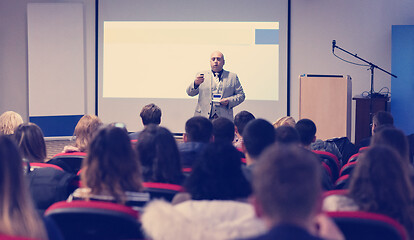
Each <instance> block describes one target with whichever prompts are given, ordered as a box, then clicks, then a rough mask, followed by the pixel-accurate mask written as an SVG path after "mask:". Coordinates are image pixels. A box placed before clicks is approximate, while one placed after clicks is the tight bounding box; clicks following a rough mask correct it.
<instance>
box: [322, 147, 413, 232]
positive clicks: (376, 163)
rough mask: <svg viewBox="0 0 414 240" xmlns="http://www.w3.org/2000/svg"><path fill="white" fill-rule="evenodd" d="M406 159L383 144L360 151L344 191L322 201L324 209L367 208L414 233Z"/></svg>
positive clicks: (346, 209) (411, 197)
mask: <svg viewBox="0 0 414 240" xmlns="http://www.w3.org/2000/svg"><path fill="white" fill-rule="evenodd" d="M406 166H407V165H406V163H405V162H404V160H403V159H402V158H401V157H400V155H399V154H398V153H397V152H396V151H395V150H393V149H392V148H390V147H387V146H384V145H377V146H372V147H370V149H368V150H367V151H365V152H364V153H362V154H361V155H360V157H359V159H358V165H357V166H356V168H355V171H354V173H353V175H352V176H351V182H350V186H349V194H348V195H332V196H329V197H327V198H326V199H325V200H324V202H323V209H324V210H326V211H358V210H359V211H367V212H374V213H379V214H384V215H388V216H389V217H391V218H394V219H395V220H397V221H398V222H400V223H401V224H402V225H404V226H405V228H406V229H407V232H408V235H410V236H411V237H412V236H414V206H413V202H414V192H413V187H412V184H411V182H410V178H409V171H408V169H407V167H406Z"/></svg>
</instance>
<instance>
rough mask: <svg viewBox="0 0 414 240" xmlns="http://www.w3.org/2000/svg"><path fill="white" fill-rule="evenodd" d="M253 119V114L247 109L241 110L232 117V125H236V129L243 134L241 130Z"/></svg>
mask: <svg viewBox="0 0 414 240" xmlns="http://www.w3.org/2000/svg"><path fill="white" fill-rule="evenodd" d="M254 119H256V118H255V117H254V115H253V114H252V113H250V112H248V111H241V112H239V113H237V114H236V116H235V117H234V125H235V126H236V127H237V131H238V132H239V134H240V135H241V136H243V131H244V128H245V127H246V125H247V124H248V123H249V122H250V121H251V120H254Z"/></svg>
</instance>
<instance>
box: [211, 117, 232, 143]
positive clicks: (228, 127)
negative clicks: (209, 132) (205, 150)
mask: <svg viewBox="0 0 414 240" xmlns="http://www.w3.org/2000/svg"><path fill="white" fill-rule="evenodd" d="M213 137H214V142H222V143H233V140H234V123H233V122H232V121H231V120H229V119H228V118H224V117H218V118H216V119H213Z"/></svg>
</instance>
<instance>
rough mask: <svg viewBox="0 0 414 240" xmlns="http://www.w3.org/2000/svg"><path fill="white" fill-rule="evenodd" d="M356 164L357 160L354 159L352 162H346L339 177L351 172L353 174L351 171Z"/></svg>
mask: <svg viewBox="0 0 414 240" xmlns="http://www.w3.org/2000/svg"><path fill="white" fill-rule="evenodd" d="M356 164H357V162H356V161H353V162H350V163H347V164H345V165H344V166H343V167H342V168H341V171H340V172H339V177H342V176H343V175H349V174H351V172H352V171H353V170H354V168H355V167H356Z"/></svg>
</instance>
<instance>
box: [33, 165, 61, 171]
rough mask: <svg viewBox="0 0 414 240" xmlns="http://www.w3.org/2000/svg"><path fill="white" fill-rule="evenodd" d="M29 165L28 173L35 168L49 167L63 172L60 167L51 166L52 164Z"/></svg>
mask: <svg viewBox="0 0 414 240" xmlns="http://www.w3.org/2000/svg"><path fill="white" fill-rule="evenodd" d="M29 165H30V171H33V170H35V169H36V168H45V167H50V168H54V169H57V170H60V171H63V169H62V168H61V167H59V166H56V165H53V164H49V163H29Z"/></svg>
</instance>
